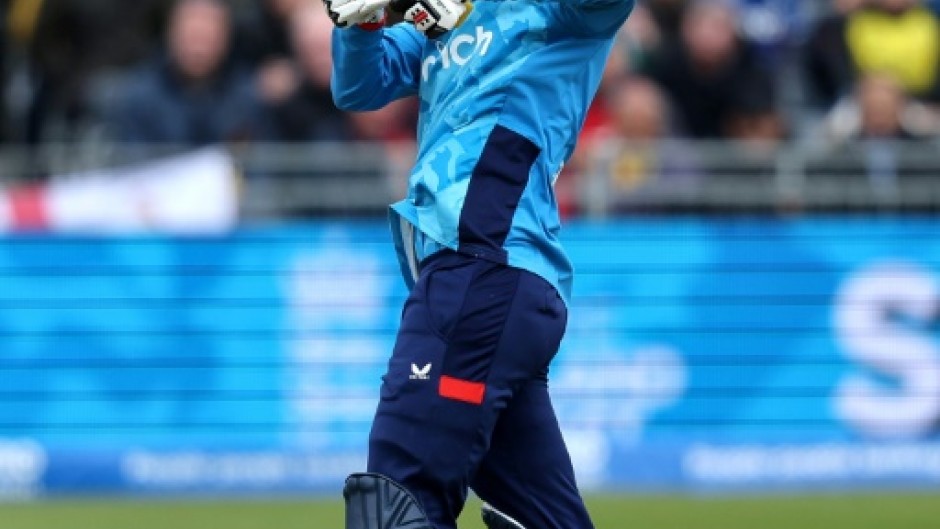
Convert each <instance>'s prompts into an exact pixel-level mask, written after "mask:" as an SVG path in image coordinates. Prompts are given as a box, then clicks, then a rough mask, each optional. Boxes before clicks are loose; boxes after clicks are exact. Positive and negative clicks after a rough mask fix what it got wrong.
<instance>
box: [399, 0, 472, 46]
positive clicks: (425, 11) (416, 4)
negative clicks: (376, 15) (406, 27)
mask: <svg viewBox="0 0 940 529" xmlns="http://www.w3.org/2000/svg"><path fill="white" fill-rule="evenodd" d="M389 8H390V9H391V10H392V11H395V12H396V13H401V14H403V15H404V16H405V20H406V21H408V22H411V23H412V24H414V25H415V27H416V28H417V29H418V31H420V32H422V33H424V34H425V35H427V36H428V37H429V38H432V39H433V38H437V37H440V36H441V35H443V34H444V33H447V32H448V31H450V30H452V29H454V28H456V27H457V26H459V25H460V24H463V21H464V20H466V19H467V17H468V16H469V15H470V11H471V10H473V3H472V2H471V1H470V0H392V1H391V3H390V5H389Z"/></svg>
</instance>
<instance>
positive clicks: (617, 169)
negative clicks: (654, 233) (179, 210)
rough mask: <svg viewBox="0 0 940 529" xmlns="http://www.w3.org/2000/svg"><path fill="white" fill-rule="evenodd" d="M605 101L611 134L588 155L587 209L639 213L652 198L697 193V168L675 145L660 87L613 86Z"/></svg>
mask: <svg viewBox="0 0 940 529" xmlns="http://www.w3.org/2000/svg"><path fill="white" fill-rule="evenodd" d="M605 96H606V97H607V98H608V99H609V103H608V105H609V108H610V109H611V112H612V115H611V118H612V121H611V123H610V128H609V130H608V134H607V135H605V136H604V137H603V138H600V137H594V138H593V139H592V141H591V146H590V149H589V150H590V152H589V153H587V154H586V155H585V156H586V158H587V160H586V161H585V162H584V164H585V166H586V172H587V174H588V175H589V179H588V182H587V185H585V186H582V187H583V192H584V193H586V196H585V197H584V199H585V200H584V202H585V203H586V204H588V208H589V209H594V208H597V207H600V205H601V204H605V205H609V206H610V207H612V208H613V209H614V210H618V209H636V208H640V207H644V205H643V203H644V201H646V200H647V199H648V198H649V196H650V195H649V193H650V192H660V191H664V190H666V191H668V192H679V193H683V192H689V191H693V190H694V188H695V186H697V183H698V178H697V173H698V171H697V170H696V164H695V163H694V161H693V158H692V155H691V153H690V151H689V150H687V149H685V148H683V146H682V145H681V143H680V142H678V141H676V140H675V139H672V132H671V129H672V126H671V124H670V123H671V121H672V120H671V111H670V108H669V103H668V101H667V100H666V96H665V94H664V93H663V91H662V90H661V89H660V88H659V86H657V85H656V84H655V83H654V82H652V81H651V80H650V79H647V78H644V77H639V76H632V77H627V78H623V79H621V80H619V81H617V82H615V83H612V85H611V86H610V87H609V88H608V90H607V91H606V92H605ZM646 209H649V208H646ZM595 212H598V211H595Z"/></svg>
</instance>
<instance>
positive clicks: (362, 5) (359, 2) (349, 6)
mask: <svg viewBox="0 0 940 529" xmlns="http://www.w3.org/2000/svg"><path fill="white" fill-rule="evenodd" d="M388 2H389V0H324V3H325V4H326V11H327V13H329V15H330V19H332V20H333V23H334V24H336V25H337V26H339V27H341V28H345V27H348V26H352V25H359V24H375V23H378V22H380V21H382V20H383V19H384V18H385V6H387V5H388Z"/></svg>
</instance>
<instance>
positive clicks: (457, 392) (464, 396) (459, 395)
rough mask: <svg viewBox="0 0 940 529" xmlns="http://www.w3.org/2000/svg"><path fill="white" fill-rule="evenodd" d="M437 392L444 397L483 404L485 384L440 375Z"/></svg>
mask: <svg viewBox="0 0 940 529" xmlns="http://www.w3.org/2000/svg"><path fill="white" fill-rule="evenodd" d="M437 392H438V394H440V396H442V397H444V398H445V399H453V400H459V401H461V402H466V403H468V404H476V405H477V406H479V405H480V404H483V395H485V394H486V384H484V383H482V382H470V381H468V380H460V379H459V378H454V377H449V376H446V375H445V376H442V377H441V383H440V386H438V389H437Z"/></svg>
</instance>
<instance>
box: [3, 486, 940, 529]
mask: <svg viewBox="0 0 940 529" xmlns="http://www.w3.org/2000/svg"><path fill="white" fill-rule="evenodd" d="M478 508H479V504H478V503H476V502H474V503H471V504H470V505H468V508H467V511H466V512H465V513H464V516H463V518H462V519H461V525H460V529H483V525H482V524H481V523H480V522H479V513H478ZM590 508H591V512H592V514H593V515H594V519H595V522H596V525H597V529H817V528H818V529H937V528H940V491H938V493H937V494H929V493H918V494H853V495H829V494H820V495H817V496H771V497H766V496H762V497H743V498H742V497H734V498H732V497H681V496H617V497H613V496H602V497H600V496H599V497H593V498H591V499H590ZM0 528H2V529H342V528H343V510H342V504H341V503H339V502H330V501H315V500H243V501H237V500H225V501H223V500H219V501H205V500H201V501H169V500H154V501H137V500H134V501H131V500H120V501H115V500H73V501H62V500H55V501H41V502H27V503H0Z"/></svg>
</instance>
